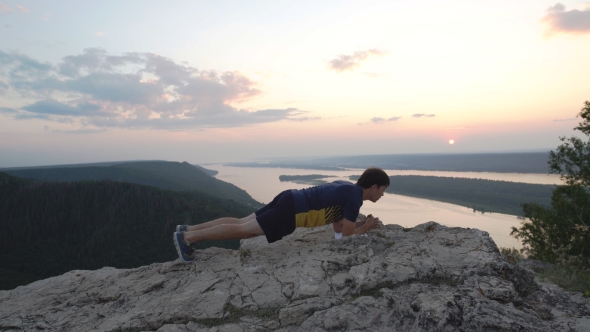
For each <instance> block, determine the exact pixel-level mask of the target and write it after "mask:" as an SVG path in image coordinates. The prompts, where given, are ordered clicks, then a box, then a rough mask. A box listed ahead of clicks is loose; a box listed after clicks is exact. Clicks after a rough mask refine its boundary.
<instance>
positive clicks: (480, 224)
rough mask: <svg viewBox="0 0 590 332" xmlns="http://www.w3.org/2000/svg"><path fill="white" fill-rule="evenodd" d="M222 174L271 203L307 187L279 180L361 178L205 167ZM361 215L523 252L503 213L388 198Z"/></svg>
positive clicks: (521, 178) (539, 178)
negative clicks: (457, 230) (474, 233)
mask: <svg viewBox="0 0 590 332" xmlns="http://www.w3.org/2000/svg"><path fill="white" fill-rule="evenodd" d="M202 166H203V167H206V168H208V169H213V170H216V171H218V172H219V173H218V174H217V175H216V176H215V177H216V178H218V179H219V180H222V181H225V182H229V183H232V184H234V185H236V186H238V187H239V188H241V189H244V190H246V192H248V194H250V196H252V197H253V198H254V199H255V200H257V201H259V202H262V203H268V202H270V201H271V200H272V199H273V198H274V196H275V195H276V194H278V193H279V192H281V191H283V190H286V189H301V188H306V187H309V185H302V184H297V183H293V182H281V181H279V176H280V175H309V174H322V175H333V176H336V177H334V178H328V179H326V180H328V181H336V180H347V181H350V180H348V176H350V175H360V174H361V173H362V172H363V170H362V169H351V170H346V171H324V170H322V171H320V170H306V169H294V168H264V167H231V166H223V165H222V164H209V165H202ZM385 171H386V172H387V174H389V175H432V176H448V177H464V178H476V179H488V180H501V181H511V182H524V183H534V184H561V183H562V182H561V181H560V179H559V177H558V176H557V175H544V174H512V173H472V172H439V171H398V170H385ZM361 213H362V214H365V215H368V214H373V215H374V216H376V217H379V218H380V219H381V221H383V223H384V224H397V225H401V226H404V227H413V226H416V225H418V224H422V223H425V222H427V221H431V220H432V221H436V222H437V223H440V224H442V225H446V226H451V227H469V228H477V229H481V230H483V231H486V232H488V233H490V236H491V237H492V238H493V239H494V241H495V242H496V244H497V245H498V247H510V248H511V247H515V248H521V247H522V245H521V244H520V242H519V241H518V240H516V239H515V238H513V237H511V236H510V230H511V228H512V227H518V226H520V223H521V220H519V219H517V218H516V216H512V215H506V214H501V213H485V214H482V213H480V212H473V210H471V209H469V208H466V207H463V206H459V205H454V204H449V203H443V202H438V201H432V200H427V199H421V198H414V197H409V196H401V195H394V194H388V193H386V194H385V195H384V196H383V197H382V198H381V199H380V200H379V201H378V202H377V203H372V202H370V201H365V202H364V204H363V206H362V207H361Z"/></svg>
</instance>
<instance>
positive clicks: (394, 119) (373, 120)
mask: <svg viewBox="0 0 590 332" xmlns="http://www.w3.org/2000/svg"><path fill="white" fill-rule="evenodd" d="M401 118H402V117H401V116H394V117H392V118H389V119H385V118H372V119H371V122H373V123H375V124H380V123H385V122H392V121H397V120H399V119H401Z"/></svg>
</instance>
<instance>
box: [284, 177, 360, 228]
mask: <svg viewBox="0 0 590 332" xmlns="http://www.w3.org/2000/svg"><path fill="white" fill-rule="evenodd" d="M291 193H292V194H293V200H294V202H295V220H296V225H297V227H316V226H321V225H327V224H331V223H334V222H338V221H340V220H342V218H346V219H348V220H350V221H352V222H355V221H356V217H357V216H358V214H359V210H360V209H361V206H362V205H363V188H362V187H361V186H359V185H356V184H352V183H350V182H347V181H334V182H332V183H326V184H323V185H320V186H316V187H311V188H306V189H301V190H296V189H293V190H291Z"/></svg>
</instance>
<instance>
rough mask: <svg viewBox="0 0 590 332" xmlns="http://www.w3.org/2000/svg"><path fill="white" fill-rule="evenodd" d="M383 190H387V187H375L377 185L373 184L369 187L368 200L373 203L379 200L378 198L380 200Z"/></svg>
mask: <svg viewBox="0 0 590 332" xmlns="http://www.w3.org/2000/svg"><path fill="white" fill-rule="evenodd" d="M385 189H387V186H381V187H377V185H376V184H374V185H373V186H372V187H371V196H370V198H369V200H370V201H371V202H373V203H375V202H377V201H378V200H379V198H381V197H382V196H383V193H384V192H385Z"/></svg>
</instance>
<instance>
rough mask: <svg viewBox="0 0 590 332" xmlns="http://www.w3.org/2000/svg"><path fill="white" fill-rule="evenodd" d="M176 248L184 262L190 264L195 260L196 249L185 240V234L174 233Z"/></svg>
mask: <svg viewBox="0 0 590 332" xmlns="http://www.w3.org/2000/svg"><path fill="white" fill-rule="evenodd" d="M174 246H175V247H176V252H177V253H178V257H180V259H181V260H182V261H184V262H185V263H190V262H192V261H194V260H195V256H194V254H195V249H193V248H192V247H191V246H190V244H189V243H187V242H186V241H185V240H184V232H174Z"/></svg>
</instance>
